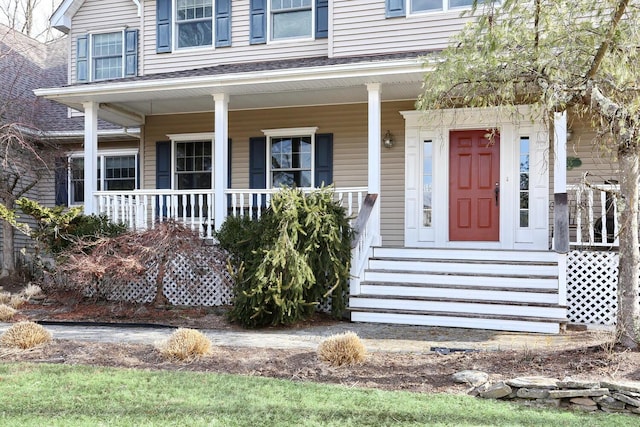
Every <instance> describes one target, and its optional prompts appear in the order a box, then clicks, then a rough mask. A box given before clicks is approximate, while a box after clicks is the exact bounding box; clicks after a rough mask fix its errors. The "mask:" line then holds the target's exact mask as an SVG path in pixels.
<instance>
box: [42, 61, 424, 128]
mask: <svg viewBox="0 0 640 427" xmlns="http://www.w3.org/2000/svg"><path fill="white" fill-rule="evenodd" d="M429 53H433V52H432V51H416V52H404V53H396V54H388V55H376V56H354V57H342V58H328V57H314V58H300V59H295V60H281V61H265V62H253V63H241V64H224V65H219V66H215V67H206V68H198V69H192V70H185V71H175V72H167V73H159V74H150V75H144V76H139V77H131V78H123V79H115V80H106V81H100V82H93V83H85V84H75V85H66V86H60V87H52V88H43V89H37V90H36V91H35V94H36V95H38V96H41V97H44V98H46V99H51V100H54V101H57V102H60V103H62V104H65V105H67V106H69V107H72V108H75V109H78V110H81V111H82V110H83V107H82V104H83V103H85V102H97V103H99V104H100V111H99V117H100V118H103V119H105V120H109V121H111V122H114V123H117V124H119V125H122V126H137V125H141V124H143V123H144V117H145V116H147V115H155V114H177V113H192V112H202V111H213V109H214V102H213V97H212V95H213V94H216V93H225V94H228V95H229V96H230V101H229V109H230V110H246V109H262V108H279V107H292V106H307V105H330V104H344V103H359V102H367V91H366V89H365V85H366V84H367V83H381V84H382V85H383V91H382V100H383V101H390V100H407V99H415V98H416V97H417V96H418V94H419V93H420V88H421V84H422V79H423V75H424V73H425V72H426V71H427V69H426V68H425V67H424V66H423V63H422V61H421V59H420V58H421V57H422V56H424V55H427V54H429Z"/></svg>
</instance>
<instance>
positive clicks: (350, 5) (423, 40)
mask: <svg viewBox="0 0 640 427" xmlns="http://www.w3.org/2000/svg"><path fill="white" fill-rule="evenodd" d="M460 13H461V11H460V10H456V11H452V12H446V13H445V12H433V13H427V14H421V15H414V16H409V17H399V18H385V1H384V0H376V1H373V2H371V1H366V0H351V1H337V2H334V3H333V52H332V53H333V56H335V57H342V56H352V55H372V54H380V53H393V52H401V51H415V50H432V49H442V48H444V47H445V46H446V45H447V44H448V42H449V37H450V36H451V35H452V34H454V33H456V32H458V31H460V29H461V28H462V26H463V25H464V23H465V22H467V21H468V20H469V18H463V17H461V16H460Z"/></svg>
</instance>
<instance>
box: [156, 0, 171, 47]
mask: <svg viewBox="0 0 640 427" xmlns="http://www.w3.org/2000/svg"><path fill="white" fill-rule="evenodd" d="M156 52H157V53H167V52H171V0H158V1H157V2H156Z"/></svg>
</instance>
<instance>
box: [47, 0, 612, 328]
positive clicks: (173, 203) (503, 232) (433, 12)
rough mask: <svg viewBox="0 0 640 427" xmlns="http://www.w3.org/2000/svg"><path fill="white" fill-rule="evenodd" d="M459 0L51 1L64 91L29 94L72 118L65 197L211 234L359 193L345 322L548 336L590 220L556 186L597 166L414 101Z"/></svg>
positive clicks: (352, 201)
mask: <svg viewBox="0 0 640 427" xmlns="http://www.w3.org/2000/svg"><path fill="white" fill-rule="evenodd" d="M471 3H472V1H471V0H437V1H429V2H424V1H420V0H375V1H364V0H348V1H347V0H335V1H327V0H314V1H312V0H268V1H266V0H238V1H233V2H231V1H230V0H158V1H151V0H111V1H105V0H84V1H83V0H65V1H63V3H62V4H61V6H60V7H59V9H58V10H57V11H56V12H55V13H54V15H53V16H52V18H51V23H52V25H53V26H54V27H55V28H58V29H59V30H61V31H63V32H65V33H67V34H68V38H67V43H68V44H67V49H68V51H69V64H68V69H69V79H68V83H67V84H62V85H56V86H51V87H45V88H42V89H38V90H36V94H37V95H38V96H40V97H42V98H45V99H48V100H52V101H56V102H59V103H61V104H63V105H65V106H67V107H69V108H71V109H74V110H78V111H82V112H83V113H84V149H83V152H82V153H81V154H82V156H83V159H84V160H83V161H84V181H83V185H84V186H83V191H84V192H83V194H78V193H76V194H75V196H74V197H72V198H70V200H69V201H70V202H71V203H75V202H82V203H83V204H84V209H85V211H86V212H87V213H95V212H106V213H108V214H109V215H110V216H111V217H112V218H114V219H115V220H124V221H126V222H127V223H128V224H129V225H130V226H131V227H133V228H145V227H150V226H152V225H153V222H154V221H155V220H157V219H158V218H160V219H162V218H163V217H165V216H171V217H174V218H177V219H180V220H182V221H184V222H185V223H187V224H190V225H191V226H192V227H193V228H194V229H197V230H199V231H200V232H201V233H203V234H204V235H206V236H210V233H211V230H212V229H213V228H217V227H220V225H221V224H222V222H223V221H224V219H225V217H226V216H228V215H241V214H248V213H249V212H251V213H252V214H258V215H259V214H260V212H261V209H263V208H264V206H266V204H268V201H269V197H270V195H271V194H273V192H274V191H277V188H278V187H279V186H280V185H295V186H298V187H301V188H312V187H317V186H319V185H321V184H332V185H334V186H335V188H336V194H337V197H339V198H340V200H341V201H342V202H343V203H344V204H345V206H347V207H348V209H349V211H350V212H352V213H353V214H354V215H357V214H358V213H359V212H360V208H361V206H362V205H363V200H364V199H365V196H366V195H367V194H375V195H377V199H376V201H375V204H374V206H373V209H372V210H371V213H370V215H369V216H368V217H367V218H366V221H365V220H364V219H362V220H361V221H362V222H364V223H365V225H364V226H363V227H362V230H361V231H362V233H361V239H360V241H359V244H358V245H357V246H356V248H355V249H354V262H353V264H354V265H353V269H352V274H353V280H352V284H351V294H350V310H351V319H352V320H353V321H367V322H389V323H408V324H419V325H442V326H460V327H472V328H486V329H497V330H516V331H535V332H547V333H555V332H558V331H559V330H560V327H561V326H562V325H563V324H564V323H566V322H567V286H568V285H567V283H568V278H567V271H569V270H570V269H569V270H568V267H567V259H568V257H567V252H568V249H569V239H573V240H576V241H577V243H580V242H584V241H586V240H580V238H582V236H583V235H585V233H586V235H588V236H589V237H590V236H592V235H593V228H594V227H593V221H590V222H588V221H585V222H583V223H581V225H580V227H578V226H577V225H576V226H575V227H574V228H573V229H571V230H573V231H571V232H570V229H569V227H568V223H569V222H573V221H575V219H576V218H583V217H584V215H585V213H584V212H585V211H583V210H581V209H578V208H579V207H581V206H582V205H581V204H575V203H573V202H570V203H569V204H567V182H569V181H568V180H574V181H572V182H575V183H578V182H579V178H580V176H581V174H582V172H583V171H585V170H592V169H591V166H594V162H592V161H587V157H588V154H589V151H588V150H589V149H586V150H587V151H584V152H581V153H580V154H579V155H576V154H575V153H570V154H573V155H572V156H571V157H572V158H574V159H576V158H581V159H582V161H583V162H582V166H581V167H577V166H576V165H577V163H578V162H577V161H575V160H574V161H572V163H571V165H572V167H574V169H573V170H570V171H569V172H570V173H569V174H568V173H567V167H566V165H565V159H566V157H567V156H566V152H567V147H569V148H570V149H571V147H572V145H571V144H568V143H567V139H568V138H567V135H568V130H571V133H572V136H573V138H574V141H575V140H576V138H579V137H580V136H583V137H584V138H585V139H586V138H587V136H588V135H587V130H586V129H587V127H586V126H582V127H581V126H580V125H579V123H577V122H576V123H573V122H572V120H573V118H571V117H570V118H569V122H570V126H569V127H568V125H567V117H566V116H564V115H558V116H557V117H556V118H555V121H554V123H551V124H549V123H547V122H546V121H545V120H544V119H543V118H542V117H541V116H540V115H538V114H536V112H535V111H533V110H532V109H531V108H530V107H528V106H521V107H520V109H519V111H518V113H519V114H512V113H507V112H504V111H501V110H500V109H494V108H487V109H456V110H449V111H438V112H429V113H427V114H424V113H422V112H418V111H415V108H414V103H415V100H416V98H417V95H418V94H419V93H420V90H421V85H422V82H423V76H424V75H425V73H428V72H429V69H428V68H425V67H424V66H423V64H422V61H421V59H420V58H421V56H422V55H424V54H426V53H428V52H433V51H437V50H439V49H442V48H444V47H445V46H446V45H447V42H448V37H449V36H450V35H451V34H452V33H454V32H455V31H457V30H459V29H460V28H461V27H462V26H463V25H464V24H465V22H466V20H468V19H469V18H468V17H464V16H461V12H462V11H463V10H464V9H465V8H468V7H469V5H470V4H471ZM99 119H104V120H106V121H109V122H111V123H114V124H117V125H118V126H120V127H121V128H122V129H130V128H135V129H138V128H139V129H140V138H139V143H137V145H135V146H132V145H129V144H128V143H124V142H123V143H119V142H117V143H114V144H111V145H109V146H107V145H106V144H103V143H102V142H100V140H99V132H98V126H97V123H98V120H99ZM579 149H580V150H583V148H582V147H580V148H579ZM131 150H132V151H131ZM107 153H108V154H107ZM131 153H135V156H136V162H135V171H134V172H133V175H135V177H136V180H135V184H134V185H135V189H133V190H131V189H130V185H128V186H126V185H125V184H123V182H125V181H127V179H130V178H131V174H129V175H127V173H128V172H127V170H128V169H129V166H130V165H132V164H133V163H127V166H122V165H123V164H124V163H126V162H127V161H125V159H127V158H130V157H129V156H131V155H132V154H131ZM105 156H110V157H109V158H107V157H105ZM591 157H595V156H591ZM108 159H111V160H112V161H113V162H112V163H109V164H106V163H105V162H107V163H108ZM117 159H120V160H121V161H122V162H120V160H117ZM98 165H106V167H105V168H103V169H105V170H106V175H105V177H106V178H105V177H102V176H101V175H100V172H99V167H98ZM581 168H582V169H581ZM74 179H75V178H74V177H71V178H70V180H71V181H73V180H74ZM105 179H106V180H108V181H109V182H108V183H106V182H103V181H104V180H105ZM99 183H102V184H99ZM129 184H131V182H129ZM100 185H101V186H100ZM120 185H121V187H119V186H120ZM78 188H79V187H78ZM571 200H574V198H571ZM553 206H555V209H551V207H553ZM571 206H573V207H574V208H573V211H572V209H571ZM598 206H599V205H598V203H596V204H595V205H591V207H590V209H592V212H593V210H594V209H597V208H598ZM602 206H604V205H602ZM567 212H568V213H569V214H567ZM572 212H573V213H572ZM591 215H593V214H591ZM585 224H586V225H589V226H590V228H589V230H591V231H590V233H591V234H589V230H586V229H585V230H583V229H582V228H581V227H584V225H585ZM602 227H603V226H602V225H601V231H600V233H601V235H604V236H607V233H602ZM554 230H555V231H554ZM576 230H577V231H576ZM591 243H594V239H593V238H592V239H591ZM604 244H605V245H606V244H609V242H607V240H606V239H605V242H604ZM556 249H557V250H556ZM583 264H584V263H583Z"/></svg>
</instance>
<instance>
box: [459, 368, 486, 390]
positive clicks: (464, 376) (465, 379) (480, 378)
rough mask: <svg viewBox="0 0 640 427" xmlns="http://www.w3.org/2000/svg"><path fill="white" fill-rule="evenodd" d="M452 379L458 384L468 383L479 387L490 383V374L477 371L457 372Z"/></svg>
mask: <svg viewBox="0 0 640 427" xmlns="http://www.w3.org/2000/svg"><path fill="white" fill-rule="evenodd" d="M451 378H452V379H453V381H455V382H457V383H466V384H471V385H472V386H474V387H478V386H479V385H482V384H484V383H486V382H487V381H489V374H487V373H486V372H482V371H477V370H466V371H460V372H456V373H455V374H453V375H451Z"/></svg>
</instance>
